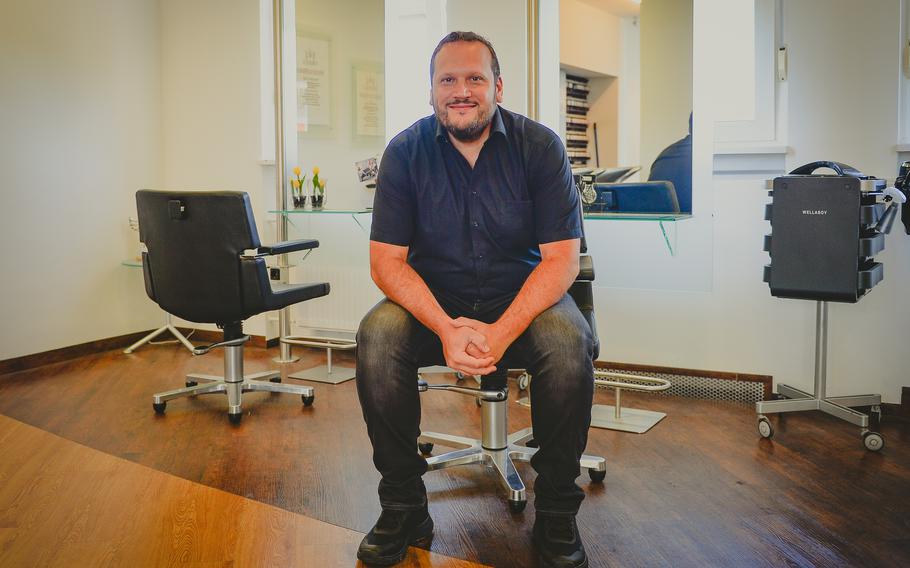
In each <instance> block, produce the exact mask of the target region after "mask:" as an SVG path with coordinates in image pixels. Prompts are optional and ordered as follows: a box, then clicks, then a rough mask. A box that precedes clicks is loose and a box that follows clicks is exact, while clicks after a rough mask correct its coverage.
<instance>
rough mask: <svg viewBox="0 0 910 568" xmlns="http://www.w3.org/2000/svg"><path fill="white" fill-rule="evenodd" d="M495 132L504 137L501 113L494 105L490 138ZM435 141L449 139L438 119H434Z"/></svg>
mask: <svg viewBox="0 0 910 568" xmlns="http://www.w3.org/2000/svg"><path fill="white" fill-rule="evenodd" d="M497 132H498V133H499V134H502V135H503V136H506V125H505V123H504V122H503V120H502V111H501V110H500V108H499V105H496V109H495V110H494V111H493V120H491V121H490V136H492V135H493V134H496V133H497ZM436 139H437V140H448V139H449V133H448V132H446V129H445V128H444V127H443V126H442V123H441V122H440V121H439V119H438V118H437V119H436Z"/></svg>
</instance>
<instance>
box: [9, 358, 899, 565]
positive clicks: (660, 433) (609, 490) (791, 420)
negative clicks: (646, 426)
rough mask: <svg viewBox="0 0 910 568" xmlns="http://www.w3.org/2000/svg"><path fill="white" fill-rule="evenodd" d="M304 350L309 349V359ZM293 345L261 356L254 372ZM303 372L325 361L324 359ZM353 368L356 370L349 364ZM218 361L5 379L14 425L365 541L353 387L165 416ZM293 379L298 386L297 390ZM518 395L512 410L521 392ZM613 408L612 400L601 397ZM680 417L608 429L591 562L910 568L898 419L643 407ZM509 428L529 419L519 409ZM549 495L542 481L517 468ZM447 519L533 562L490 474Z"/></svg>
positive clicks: (508, 554)
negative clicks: (859, 421)
mask: <svg viewBox="0 0 910 568" xmlns="http://www.w3.org/2000/svg"><path fill="white" fill-rule="evenodd" d="M298 351H302V350H298ZM275 354H277V349H271V350H268V351H266V350H264V349H257V348H248V349H247V369H246V370H247V372H255V371H260V370H265V369H268V368H270V367H272V366H274V364H273V363H272V362H271V357H273V356H274V355H275ZM303 354H304V359H303V360H302V361H301V362H299V363H295V364H292V365H288V366H287V368H286V371H287V372H288V373H290V372H294V371H296V370H299V369H301V368H304V367H308V366H311V365H315V364H317V363H320V362H322V360H323V358H324V357H323V356H322V355H321V353H319V352H315V351H312V352H310V351H303ZM341 359H342V364H344V358H343V357H342V358H341ZM221 366H222V363H221V359H220V358H219V357H218V355H209V356H207V357H198V358H193V357H190V356H189V355H188V353H187V352H186V351H185V350H184V349H182V348H180V347H176V346H173V347H170V346H156V347H149V348H143V349H141V350H139V351H137V352H136V353H134V354H132V355H123V354H121V353H120V352H117V351H111V352H107V353H101V354H97V355H90V356H86V357H83V358H80V359H77V360H74V361H71V362H67V363H58V364H54V365H48V366H45V367H41V368H37V369H32V370H28V371H22V372H19V373H14V374H10V375H6V376H4V377H0V413H2V414H5V415H7V416H10V417H12V418H15V419H18V420H21V421H23V422H26V423H28V424H31V425H34V426H36V427H39V428H42V429H44V430H47V431H49V432H52V433H55V434H58V435H60V436H63V437H65V438H68V439H70V440H73V441H76V442H79V443H82V444H85V445H87V446H90V447H92V448H95V449H98V450H101V451H103V452H107V453H109V454H112V455H115V456H119V457H122V458H126V459H128V460H131V461H134V462H137V463H140V464H143V465H146V466H149V467H152V468H154V469H157V470H160V471H164V472H167V473H171V474H174V475H177V476H179V477H183V478H185V479H188V480H191V481H196V482H199V483H202V484H205V485H208V486H211V487H215V488H219V489H223V490H226V491H229V492H231V493H235V494H237V495H242V496H244V497H249V498H251V499H255V500H257V501H261V502H263V503H267V504H270V505H275V506H277V507H281V508H283V509H286V510H288V511H292V512H296V513H301V514H304V515H307V516H310V517H313V518H315V519H318V520H321V521H325V522H328V523H332V524H335V525H339V526H341V527H346V528H349V529H352V530H355V531H358V532H366V531H368V530H369V528H370V526H371V525H372V523H373V522H374V521H375V519H376V517H377V516H378V513H379V504H378V501H377V498H376V493H375V488H376V484H377V482H378V475H377V474H376V472H375V470H374V469H373V466H372V462H371V459H370V445H369V440H368V439H367V436H366V431H365V428H364V426H363V420H362V417H361V414H360V409H359V405H358V403H357V397H356V390H355V385H354V382H353V381H352V382H348V383H345V384H342V385H337V386H329V385H321V384H316V385H315V386H316V389H317V390H316V403H315V405H314V406H313V407H311V408H304V407H303V406H302V405H301V404H300V399H299V397H295V396H289V395H271V394H267V393H256V394H250V395H245V396H244V410H245V412H246V415H245V416H244V419H243V423H242V425H241V426H240V427H239V428H233V427H231V426H230V425H229V424H228V422H227V418H226V416H225V405H226V401H225V399H224V397H223V396H221V395H209V396H206V397H198V398H197V399H193V400H189V399H182V400H177V401H172V402H170V403H169V404H168V408H167V413H166V414H165V415H164V416H156V415H155V414H154V413H153V412H152V409H151V395H152V393H154V392H158V391H162V390H167V389H171V388H175V387H177V386H180V385H182V383H183V380H184V379H183V376H184V375H185V374H186V373H188V372H202V373H212V374H220V372H221ZM288 382H291V383H293V382H295V381H294V380H289V381H288ZM515 390H516V389H513V393H512V395H511V396H512V398H513V399H514V398H516V396H517V392H514V391H515ZM597 399H598V400H597V401H598V402H602V403H610V402H611V398H610V395H609V393H607V392H603V391H600V392H598V394H597ZM422 400H423V428H424V429H425V430H436V431H443V432H450V433H454V434H461V435H471V436H475V435H477V433H478V430H479V411H478V409H477V408H476V407H475V406H474V402H473V399H469V398H467V397H462V396H459V395H457V394H453V393H445V392H430V393H425V394H424V395H422ZM624 404H625V405H626V406H631V407H635V408H646V409H651V410H661V411H664V412H667V413H668V417H667V418H666V419H664V421H663V422H661V423H660V424H658V425H657V426H656V427H655V428H654V429H653V430H651V431H650V432H648V433H646V434H643V435H636V434H627V433H620V432H613V431H607V430H597V429H592V430H591V434H590V437H589V444H588V453H592V454H599V455H603V456H605V457H606V458H607V479H606V482H605V483H604V484H603V485H600V484H591V483H590V482H589V481H588V480H587V478H586V477H585V478H583V479H582V486H583V487H584V489H585V491H586V493H587V499H586V501H585V503H584V504H583V506H582V511H581V514H580V515H579V524H580V526H581V530H582V533H583V536H584V538H585V542H586V545H587V548H588V551H589V554H590V556H591V560H592V566H787V565H797V566H907V565H910V426H908V425H907V424H906V423H900V422H888V421H886V422H885V423H884V424H883V425H882V428H881V431H882V433H883V434H884V436H885V439H886V447H885V448H884V449H883V450H882V451H881V452H879V453H870V452H867V451H866V450H865V449H864V448H863V446H862V442H861V440H860V437H859V430H858V428H856V427H853V426H851V425H849V424H847V423H844V422H841V421H838V420H836V419H833V418H831V417H828V416H825V415H821V414H818V413H800V414H793V415H789V416H786V417H775V418H773V419H772V420H773V421H774V424H775V426H776V430H777V433H776V435H775V438H774V440H773V441H770V440H763V439H761V438H759V436H758V434H757V433H756V430H755V414H754V409H752V408H750V407H748V406H743V405H739V404H735V403H726V402H710V401H694V400H689V399H681V398H673V397H659V396H650V397H649V396H647V395H638V396H636V395H631V394H630V395H627V396H625V397H624ZM509 412H510V427H511V428H510V429H511V430H516V429H519V428H522V427H525V426H528V425H529V420H530V417H529V414H530V413H529V411H528V410H527V409H524V408H522V407H521V406H519V405H517V404H511V405H510V406H509ZM519 467H520V471H521V473H522V475H523V476H524V478H525V481H526V482H527V483H528V485H529V486H530V487H533V478H534V473H533V470H532V469H531V468H530V467H528V466H526V465H522V466H519ZM425 480H426V484H427V488H428V490H429V492H430V510H431V514H432V515H433V518H434V520H435V521H436V526H437V529H436V538H435V539H434V541H433V545H432V550H433V551H435V552H439V553H442V554H445V555H448V556H453V557H456V558H463V559H466V560H471V561H477V562H482V563H484V564H489V565H493V566H503V567H505V566H534V565H536V561H535V560H534V554H533V551H532V549H531V547H530V544H529V543H530V539H529V531H530V528H531V525H532V523H533V518H534V512H533V501H532V504H531V505H529V506H528V508H527V510H525V512H524V513H522V514H519V515H511V514H510V513H509V512H508V509H507V507H506V505H505V502H504V499H503V494H502V492H501V490H500V487H499V485H498V482H497V481H496V478H495V477H494V475H493V474H492V472H489V471H486V470H484V469H483V468H479V467H476V466H472V467H465V468H458V469H454V470H446V471H441V472H430V473H428V474H427V475H426V477H425Z"/></svg>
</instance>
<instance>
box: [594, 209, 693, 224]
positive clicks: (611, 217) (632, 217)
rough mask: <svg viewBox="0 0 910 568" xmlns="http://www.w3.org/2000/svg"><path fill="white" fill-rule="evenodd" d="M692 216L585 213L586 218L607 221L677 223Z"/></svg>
mask: <svg viewBox="0 0 910 568" xmlns="http://www.w3.org/2000/svg"><path fill="white" fill-rule="evenodd" d="M690 218H692V214H691V213H617V212H613V211H610V212H603V213H585V219H597V220H605V221H667V222H672V223H675V222H676V221H683V220H685V219H690Z"/></svg>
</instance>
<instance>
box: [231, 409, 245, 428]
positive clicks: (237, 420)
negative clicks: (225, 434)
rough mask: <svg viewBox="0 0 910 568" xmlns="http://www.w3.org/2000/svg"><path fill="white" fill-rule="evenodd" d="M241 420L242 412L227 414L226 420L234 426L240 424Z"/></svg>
mask: <svg viewBox="0 0 910 568" xmlns="http://www.w3.org/2000/svg"><path fill="white" fill-rule="evenodd" d="M241 418H243V412H228V420H229V421H230V422H231V424H233V425H235V426H236V425H237V424H240V419H241Z"/></svg>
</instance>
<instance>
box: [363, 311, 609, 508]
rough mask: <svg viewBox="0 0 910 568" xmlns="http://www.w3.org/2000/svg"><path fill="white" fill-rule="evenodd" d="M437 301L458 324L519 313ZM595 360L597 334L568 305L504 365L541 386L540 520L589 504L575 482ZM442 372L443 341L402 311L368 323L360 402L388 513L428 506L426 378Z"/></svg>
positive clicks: (535, 389) (544, 317)
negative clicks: (421, 383) (422, 446)
mask: <svg viewBox="0 0 910 568" xmlns="http://www.w3.org/2000/svg"><path fill="white" fill-rule="evenodd" d="M436 297H437V300H439V303H440V304H441V305H442V307H443V309H444V310H445V311H446V312H447V313H448V314H449V315H450V316H451V317H453V318H454V317H459V316H465V317H469V318H472V319H476V320H479V321H483V322H486V323H492V322H494V321H496V320H497V319H498V318H499V316H500V315H502V313H503V312H504V311H505V310H506V308H508V306H509V304H510V303H511V298H510V299H508V300H503V301H500V302H491V303H489V304H487V305H473V304H467V303H464V302H461V301H459V300H458V299H456V298H451V297H446V295H444V294H440V293H436ZM593 353H594V337H593V335H592V333H591V329H590V327H589V326H588V323H587V322H586V321H585V319H584V317H583V316H582V315H581V312H580V311H579V310H578V307H577V306H576V305H575V302H574V300H572V298H571V297H570V296H568V295H565V296H563V298H562V299H561V300H560V301H559V302H557V303H556V304H555V305H554V306H552V307H551V308H549V309H547V310H545V311H544V312H543V313H541V314H540V315H539V316H537V318H535V319H534V321H533V322H532V323H531V325H530V326H528V329H527V330H525V332H524V333H523V334H522V335H521V336H520V337H519V338H518V339H517V340H516V341H515V342H514V343H513V344H512V345H511V346H510V347H509V349H508V350H507V351H506V354H505V357H504V359H503V360H504V361H506V362H507V363H511V365H512V366H513V367H516V368H526V369H527V370H528V371H529V372H530V373H531V374H532V375H533V377H534V379H533V380H532V381H531V398H532V400H533V401H534V403H533V405H532V407H531V420H532V422H533V427H534V439H535V440H536V441H537V442H538V443H539V445H540V449H539V450H538V452H537V453H536V454H535V455H534V457H533V458H532V459H531V465H532V467H533V468H534V470H535V471H536V472H537V481H536V482H535V484H534V494H535V508H536V510H537V511H538V512H544V513H570V514H574V513H577V512H578V507H579V505H580V504H581V501H582V500H583V499H584V492H583V491H582V490H581V488H579V487H578V485H576V484H575V479H576V478H577V477H578V475H579V473H580V471H579V465H578V460H579V459H580V457H581V455H582V453H583V452H584V449H585V445H586V444H587V441H588V427H589V426H590V424H591V402H592V397H593V394H594V367H593V360H592V359H593ZM438 364H445V359H444V357H443V354H442V344H441V342H440V341H439V337H438V336H437V335H436V334H435V333H433V332H432V331H430V330H429V329H428V328H426V327H425V326H424V325H423V324H421V323H420V322H419V321H417V319H416V318H414V316H412V315H411V314H410V313H409V312H408V311H406V310H405V309H404V308H402V307H401V306H399V305H398V304H395V303H394V302H392V301H390V300H388V299H386V300H383V301H381V302H380V303H379V304H377V305H376V306H375V307H374V308H373V309H372V310H370V312H369V313H368V314H367V315H366V316H365V317H364V318H363V321H362V322H361V323H360V329H359V330H358V332H357V393H358V395H359V397H360V405H361V407H362V409H363V417H364V420H365V421H366V424H367V431H368V433H369V436H370V441H371V442H372V443H373V463H374V464H375V466H376V469H377V470H379V473H380V474H382V480H381V481H380V482H379V500H380V502H381V504H382V507H383V508H385V509H402V510H409V509H418V508H421V507H423V506H424V505H425V504H426V489H425V487H424V485H423V481H422V480H421V476H422V475H423V474H424V473H425V472H426V471H427V464H426V461H425V460H424V459H423V458H422V457H421V456H420V455H419V454H418V453H417V438H418V436H419V435H420V397H419V396H418V391H417V369H418V368H419V367H422V366H427V365H438ZM497 367H502V365H499V364H497ZM497 372H498V370H497Z"/></svg>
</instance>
